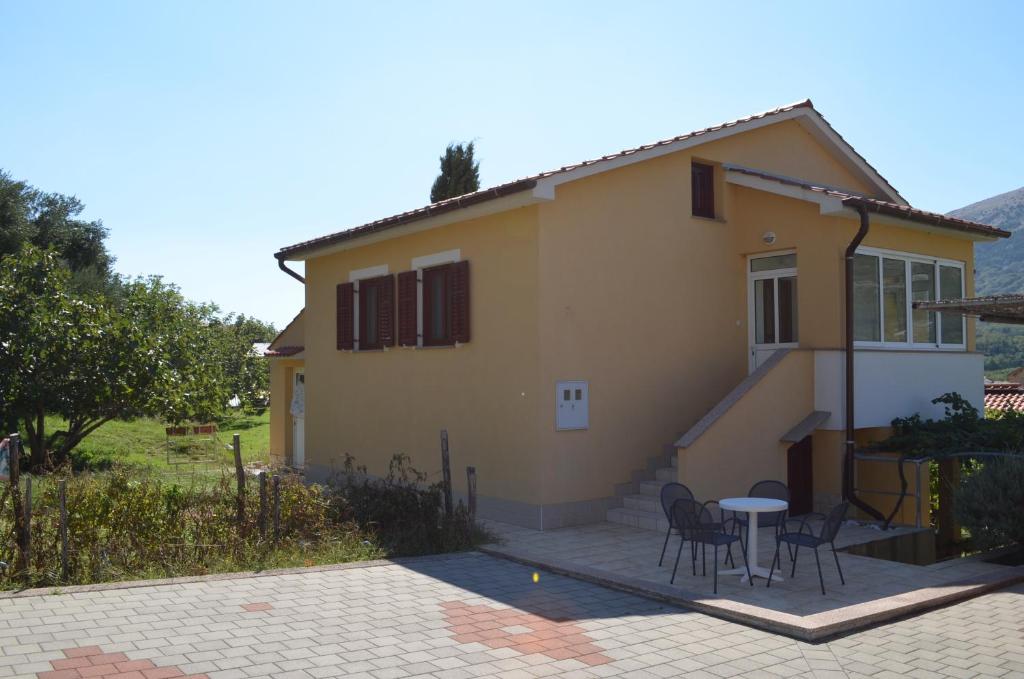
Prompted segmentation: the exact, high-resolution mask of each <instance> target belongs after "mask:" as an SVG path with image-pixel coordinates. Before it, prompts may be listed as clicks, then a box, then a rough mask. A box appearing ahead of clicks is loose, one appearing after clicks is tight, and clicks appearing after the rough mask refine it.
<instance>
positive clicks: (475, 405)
mask: <svg viewBox="0 0 1024 679" xmlns="http://www.w3.org/2000/svg"><path fill="white" fill-rule="evenodd" d="M456 248H458V249H460V250H461V257H462V258H463V259H466V260H468V261H469V263H470V291H471V292H470V304H471V308H470V317H471V331H472V335H471V339H470V341H469V342H468V343H467V344H465V345H462V346H459V347H438V348H424V349H414V348H398V347H393V348H390V349H388V350H385V351H367V352H350V351H345V352H342V351H338V350H337V348H336V337H335V332H336V325H335V319H336V307H335V286H336V285H337V284H338V283H341V282H346V281H348V276H349V272H350V271H352V270H358V269H363V268H367V267H372V266H378V265H382V264H383V265H387V266H388V269H389V271H390V272H391V273H398V272H400V271H407V270H409V269H411V268H412V267H411V260H412V258H414V257H420V256H424V255H430V254H434V253H438V252H443V251H446V250H451V249H456ZM305 326H306V466H307V473H308V475H309V476H310V477H311V478H314V479H318V478H320V479H322V478H324V477H326V476H328V475H330V474H331V473H332V472H333V471H335V470H338V469H340V468H341V465H342V461H343V459H344V455H345V454H351V455H353V456H354V457H355V458H356V462H357V463H359V464H366V465H367V466H368V468H369V471H370V473H371V474H376V475H383V474H385V473H386V472H387V468H388V463H389V461H390V460H391V458H392V456H393V455H394V454H395V453H405V454H407V455H409V456H410V457H411V458H412V463H413V466H414V467H416V468H417V469H419V470H421V471H423V472H426V473H428V474H429V475H430V476H429V480H430V481H436V480H438V478H439V476H438V475H439V472H440V448H439V432H440V430H441V429H442V428H447V429H448V432H449V437H450V443H451V456H452V465H453V477H454V483H455V488H456V490H457V491H459V492H464V489H465V483H466V481H465V467H466V466H467V465H475V466H476V468H477V479H478V480H477V488H478V492H479V494H480V496H481V504H480V509H481V512H482V513H484V514H490V515H492V516H494V515H495V513H498V514H502V515H503V516H504V518H506V519H507V520H516V521H520V522H527V523H528V522H530V521H532V520H533V519H534V518H535V517H533V516H532V515H531V516H527V515H528V514H533V513H537V512H538V511H539V510H537V509H536V507H535V505H537V504H539V502H540V498H541V491H540V487H541V479H540V474H541V469H540V462H539V459H540V457H541V451H540V449H539V448H538V445H537V420H538V413H537V404H538V354H539V349H538V333H537V215H536V210H535V209H534V208H529V207H527V208H521V209H517V210H513V211H510V212H506V213H502V214H500V215H495V216H491V217H485V218H481V219H476V220H472V221H468V222H461V223H457V224H451V225H448V226H443V227H440V228H437V229H432V230H429V231H423V232H420V233H415V234H410V235H407V236H405V237H402V238H398V239H394V240H387V241H384V242H379V243H373V244H370V245H367V246H364V247H357V248H354V249H352V250H347V251H342V252H338V253H336V254H331V255H327V256H323V257H318V258H316V259H312V260H310V261H308V262H307V264H306V319H305ZM531 505H532V506H531Z"/></svg>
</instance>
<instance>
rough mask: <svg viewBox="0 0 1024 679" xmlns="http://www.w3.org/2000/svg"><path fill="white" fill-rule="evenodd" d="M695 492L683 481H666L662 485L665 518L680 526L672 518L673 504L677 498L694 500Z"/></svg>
mask: <svg viewBox="0 0 1024 679" xmlns="http://www.w3.org/2000/svg"><path fill="white" fill-rule="evenodd" d="M693 499H694V497H693V492H692V491H691V490H690V489H689V488H687V487H686V486H684V485H683V484H681V483H675V482H672V483H666V484H665V485H664V486H662V487H661V510H662V511H663V512H665V518H666V519H668V521H669V523H670V524H672V525H673V526H678V524H676V523H674V522H673V520H672V505H673V504H675V501H676V500H693Z"/></svg>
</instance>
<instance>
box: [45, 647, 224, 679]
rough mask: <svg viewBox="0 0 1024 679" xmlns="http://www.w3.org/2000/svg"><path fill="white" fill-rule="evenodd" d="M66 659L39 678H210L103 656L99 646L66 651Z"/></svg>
mask: <svg viewBox="0 0 1024 679" xmlns="http://www.w3.org/2000/svg"><path fill="white" fill-rule="evenodd" d="M62 652H63V653H64V656H65V657H63V658H58V659H56V660H51V661H50V666H51V667H53V669H52V670H50V671H49V672H39V673H37V674H36V676H37V677H38V678H39V679H89V678H91V677H96V678H97V679H100V678H107V679H114V678H115V677H116V679H172V677H174V678H176V677H181V678H182V679H209V677H207V676H206V675H205V674H192V675H188V676H186V675H185V673H184V672H182V671H181V670H180V669H178V668H177V667H174V666H167V667H157V666H156V665H154V664H153V662H152V661H151V660H129V659H128V656H126V655H125V654H124V653H104V652H103V649H101V648H100V647H99V646H80V647H76V648H65V649H64V650H63V651H62Z"/></svg>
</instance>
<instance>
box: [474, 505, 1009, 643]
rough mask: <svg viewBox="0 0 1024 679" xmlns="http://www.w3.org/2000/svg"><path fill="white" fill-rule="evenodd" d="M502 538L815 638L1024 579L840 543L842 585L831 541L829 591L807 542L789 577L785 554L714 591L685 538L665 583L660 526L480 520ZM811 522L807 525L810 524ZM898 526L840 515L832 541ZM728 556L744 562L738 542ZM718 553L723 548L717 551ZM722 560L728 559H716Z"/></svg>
mask: <svg viewBox="0 0 1024 679" xmlns="http://www.w3.org/2000/svg"><path fill="white" fill-rule="evenodd" d="M488 527H489V528H490V529H491V530H492V531H493V532H495V533H496V534H497V535H498V536H499V537H500V539H501V542H500V543H499V544H494V545H487V546H486V548H485V549H484V551H486V552H487V553H489V554H493V555H498V556H504V557H506V558H512V559H515V560H517V561H520V562H522V563H525V564H528V565H535V566H541V567H544V568H549V569H552V570H554V571H556V572H560V573H565V574H570V575H574V576H577V577H582V578H585V579H588V580H590V581H592V582H597V583H599V584H604V585H609V586H614V587H620V588H622V589H625V590H626V591H631V592H636V593H640V594H643V595H646V596H653V597H657V598H660V599H663V600H665V601H668V602H671V603H677V604H679V605H683V606H687V607H690V608H693V609H695V610H698V611H702V612H705V613H708V614H711V615H716V616H720V617H724V618H726V619H728V620H735V621H739V622H743V623H746V624H750V625H754V626H757V627H760V628H762V629H767V630H770V631H773V632H780V633H783V634H789V635H792V636H795V637H798V638H801V639H806V640H816V639H822V638H825V637H828V636H831V635H835V634H837V633H840V632H847V631H850V630H854V629H859V628H862V627H865V626H868V625H872V624H876V623H878V622H880V621H885V620H893V619H896V618H898V617H900V616H904V615H907V614H909V613H913V612H918V611H921V610H926V609H929V608H935V607H936V606H940V605H944V604H947V603H949V602H951V601H957V600H960V599H964V598H969V597H972V596H977V595H978V594H982V593H984V592H987V591H990V590H992V589H994V588H997V587H1005V586H1007V585H1010V584H1014V583H1017V582H1021V581H1024V567H1016V568H1014V567H1008V566H998V565H994V564H989V563H985V562H983V561H981V560H978V559H956V560H952V561H947V562H943V563H937V564H933V565H930V566H914V565H909V564H903V563H897V562H894V561H884V560H882V559H874V558H869V557H864V556H854V555H852V554H848V553H844V552H840V553H839V560H840V563H841V565H842V568H843V573H844V575H845V576H846V585H845V586H844V585H841V584H840V581H839V576H838V574H837V572H836V566H835V561H834V560H833V558H832V554H831V551H830V550H827V548H826V549H823V550H822V551H821V553H820V556H821V565H822V572H823V573H824V578H825V587H826V591H827V594H826V595H824V596H823V595H822V594H821V589H820V587H819V583H818V572H817V569H816V568H815V564H814V555H813V554H812V553H811V550H807V549H803V550H801V552H800V554H799V556H798V562H797V570H796V577H795V578H792V579H791V578H790V577H789V574H790V569H791V562H790V560H789V557H788V555H786V554H783V556H782V563H783V569H784V570H783V572H782V577H783V579H782V580H774V579H773V581H772V586H771V588H770V589H769V588H767V587H765V580H764V579H762V578H755V584H754V587H751V586H750V585H749V584H747V583H742V582H741V581H740V578H739V576H735V575H720V576H719V582H718V595H717V596H715V595H714V594H712V570H711V558H712V557H711V555H710V552H709V554H708V575H707V576H706V577H705V576H702V575H701V572H702V570H701V566H700V557H699V555H698V560H697V575H696V576H694V575H693V574H692V569H691V565H690V561H689V553H688V552H689V547H688V546H687V547H686V548H684V549H683V555H682V558H681V560H680V566H679V572H678V574H677V576H676V581H675V584H674V585H673V584H670V583H669V580H670V577H671V574H672V565H673V562H674V559H675V554H676V550H677V546H678V544H679V542H678V538H676V537H673V538H672V540H671V541H670V542H669V549H668V551H667V552H666V556H665V565H664V566H661V567H659V566H658V556H659V554H660V553H661V547H662V544H663V542H664V533H659V532H655V531H649V530H640V529H636V528H630V527H626V526H622V525H619V524H613V523H600V524H592V525H586V526H577V527H573V528H563V529H558V530H551V531H535V530H530V529H526V528H521V527H518V526H511V525H509V524H501V523H497V522H488ZM816 529H817V527H815V530H816ZM911 530H912V529H900V530H898V531H895V532H889V533H886V534H881V533H879V532H878V531H877V530H875V529H873V528H869V527H863V526H855V525H844V527H843V528H842V529H841V530H840V533H839V537H838V539H837V547H839V548H840V549H842V548H844V547H847V546H849V545H852V544H862V543H865V542H870V541H873V540H878V539H879V538H880V537H888V536H892V535H896V534H900V533H903V534H905V533H907V532H910V531H911ZM759 538H760V539H759V541H758V544H759V551H760V561H761V564H762V565H763V566H768V565H770V563H771V559H772V556H773V555H774V551H775V542H774V538H773V534H772V531H771V529H767V528H766V529H762V530H761V531H760V535H759ZM733 552H734V554H733V555H734V557H735V559H736V565H737V566H740V567H742V564H743V562H742V556H741V554H740V551H739V546H738V545H737V546H736V547H734V550H733ZM722 556H723V558H724V550H723V554H722ZM719 567H720V568H726V567H725V566H723V565H721V563H720V565H719Z"/></svg>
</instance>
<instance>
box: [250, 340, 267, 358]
mask: <svg viewBox="0 0 1024 679" xmlns="http://www.w3.org/2000/svg"><path fill="white" fill-rule="evenodd" d="M269 348H270V342H253V343H252V353H254V354H256V355H257V356H262V355H263V354H264V353H265V352H266V350H267V349H269Z"/></svg>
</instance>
